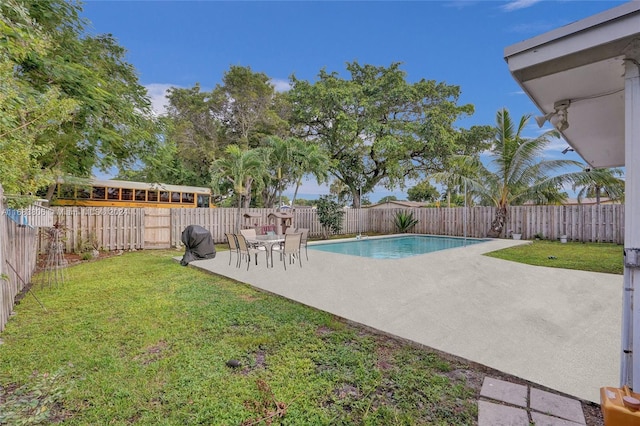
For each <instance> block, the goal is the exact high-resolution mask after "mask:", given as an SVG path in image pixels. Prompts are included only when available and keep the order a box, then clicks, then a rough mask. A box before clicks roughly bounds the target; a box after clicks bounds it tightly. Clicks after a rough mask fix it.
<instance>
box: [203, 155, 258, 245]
mask: <svg viewBox="0 0 640 426" xmlns="http://www.w3.org/2000/svg"><path fill="white" fill-rule="evenodd" d="M225 154H226V156H225V157H223V158H219V159H217V160H215V161H214V162H213V163H212V164H211V183H212V186H213V188H214V189H216V190H217V192H218V193H220V192H221V189H222V188H224V186H225V185H227V184H230V185H231V187H232V189H233V192H234V194H236V196H237V197H238V213H237V217H236V232H239V230H240V217H241V215H240V212H241V210H242V201H243V197H248V196H249V195H250V194H251V185H252V184H253V183H254V182H256V183H257V184H258V185H262V184H263V181H262V177H263V176H264V174H265V168H264V164H266V162H267V161H266V158H264V157H265V155H264V152H263V151H260V150H258V149H252V150H242V149H241V148H240V147H239V146H238V145H229V146H228V147H227V148H226V149H225Z"/></svg>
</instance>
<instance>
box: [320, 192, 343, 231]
mask: <svg viewBox="0 0 640 426" xmlns="http://www.w3.org/2000/svg"><path fill="white" fill-rule="evenodd" d="M317 209H318V210H317V212H318V221H319V222H320V225H322V230H323V233H324V238H329V233H334V234H339V233H340V231H342V219H343V218H344V211H343V210H342V207H341V206H340V204H338V203H337V201H335V200H334V199H333V198H332V197H331V196H328V195H323V196H321V197H320V199H319V200H318V205H317Z"/></svg>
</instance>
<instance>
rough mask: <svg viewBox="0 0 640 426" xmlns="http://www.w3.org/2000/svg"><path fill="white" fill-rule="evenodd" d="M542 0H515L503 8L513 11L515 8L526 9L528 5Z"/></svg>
mask: <svg viewBox="0 0 640 426" xmlns="http://www.w3.org/2000/svg"><path fill="white" fill-rule="evenodd" d="M540 1H542V0H514V1H510V2H508V3H507V4H505V5H504V6H502V10H504V11H506V12H511V11H514V10H519V9H526V8H527V7H531V6H533V5H534V4H536V3H539V2H540Z"/></svg>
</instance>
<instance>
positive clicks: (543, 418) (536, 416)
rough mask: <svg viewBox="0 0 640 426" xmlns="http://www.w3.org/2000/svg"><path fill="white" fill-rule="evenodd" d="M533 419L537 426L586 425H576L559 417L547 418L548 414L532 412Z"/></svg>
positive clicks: (577, 424) (576, 424) (577, 425)
mask: <svg viewBox="0 0 640 426" xmlns="http://www.w3.org/2000/svg"><path fill="white" fill-rule="evenodd" d="M531 419H532V420H533V423H535V425H536V426H579V425H584V423H575V422H572V421H569V420H563V419H560V418H558V417H551V416H547V415H546V414H542V413H536V412H535V411H532V412H531Z"/></svg>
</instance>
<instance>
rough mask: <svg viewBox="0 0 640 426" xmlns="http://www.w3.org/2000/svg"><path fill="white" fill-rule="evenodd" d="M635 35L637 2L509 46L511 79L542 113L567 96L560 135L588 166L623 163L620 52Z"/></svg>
mask: <svg viewBox="0 0 640 426" xmlns="http://www.w3.org/2000/svg"><path fill="white" fill-rule="evenodd" d="M635 39H640V1H632V2H629V3H625V4H623V5H621V6H618V7H616V8H613V9H610V10H607V11H605V12H602V13H600V14H597V15H594V16H591V17H589V18H586V19H583V20H581V21H577V22H574V23H572V24H570V25H567V26H564V27H562V28H558V29H556V30H553V31H550V32H548V33H545V34H542V35H540V36H538V37H535V38H532V39H529V40H526V41H523V42H521V43H518V44H515V45H513V46H509V47H507V48H506V49H505V60H506V61H507V63H508V66H509V71H511V74H512V75H513V77H514V79H515V80H516V81H517V82H518V84H519V85H520V86H521V87H522V89H523V90H524V91H525V93H526V94H527V95H528V96H529V97H530V98H531V100H532V101H533V102H534V103H535V104H536V106H537V107H538V109H539V110H540V111H541V113H542V114H547V113H550V112H553V111H554V104H555V103H556V102H557V101H562V100H567V99H568V100H570V101H571V105H570V106H569V108H568V110H567V111H568V122H569V128H568V129H566V130H565V131H563V132H562V135H563V137H564V139H565V140H566V141H567V142H568V143H569V145H571V146H572V147H573V148H574V149H575V150H576V152H577V153H578V154H580V156H581V157H582V158H584V160H585V161H586V162H587V163H589V164H590V165H591V166H593V167H617V166H624V161H625V160H624V105H625V103H624V68H625V65H624V60H623V59H624V51H625V49H627V47H628V46H630V45H631V43H632V42H633V41H634V40H635Z"/></svg>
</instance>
